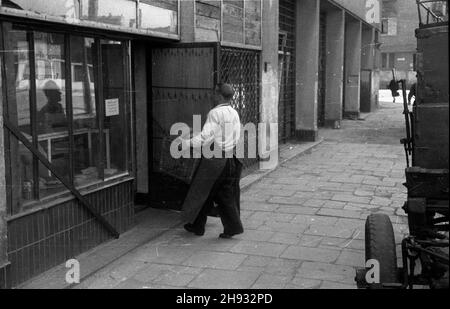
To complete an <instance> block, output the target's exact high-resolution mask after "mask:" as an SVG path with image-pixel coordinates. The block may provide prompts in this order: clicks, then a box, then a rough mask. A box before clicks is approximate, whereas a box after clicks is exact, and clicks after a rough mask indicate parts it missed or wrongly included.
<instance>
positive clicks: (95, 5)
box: [80, 0, 136, 28]
mask: <svg viewBox="0 0 450 309" xmlns="http://www.w3.org/2000/svg"><path fill="white" fill-rule="evenodd" d="M80 2H81V19H85V20H90V21H95V22H98V23H104V24H111V25H116V26H123V27H129V28H136V2H135V1H131V0H114V1H111V0H81V1H80Z"/></svg>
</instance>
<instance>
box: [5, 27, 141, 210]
mask: <svg viewBox="0 0 450 309" xmlns="http://www.w3.org/2000/svg"><path fill="white" fill-rule="evenodd" d="M5 24H7V25H8V26H7V27H5ZM12 28H15V29H20V30H22V31H25V32H26V35H27V42H28V44H29V51H28V57H29V67H30V72H29V74H30V76H29V81H30V89H29V91H30V126H31V133H32V137H33V138H32V144H33V147H35V148H37V145H38V135H37V133H38V130H37V124H36V117H37V106H36V104H37V94H36V91H37V90H36V67H35V65H36V60H37V59H36V57H35V48H34V33H35V32H44V33H50V34H59V35H63V36H64V61H65V64H64V68H65V71H66V72H65V82H64V86H65V110H66V117H67V122H68V144H69V157H68V160H69V162H68V163H69V182H70V184H72V185H75V183H74V180H75V177H74V176H75V175H74V174H75V173H74V150H75V146H74V113H73V98H72V95H73V89H72V74H73V72H72V61H71V60H72V59H71V38H72V37H73V36H79V37H83V38H86V37H89V38H92V39H94V41H95V43H94V44H95V48H96V50H95V53H96V55H95V57H96V58H97V59H96V61H97V68H95V67H94V70H96V72H95V73H94V74H93V75H94V83H95V85H96V86H95V106H96V110H97V115H96V121H97V123H98V129H99V145H100V156H101V157H100V158H101V159H100V162H99V165H98V166H97V170H98V180H96V181H92V182H88V183H86V184H80V185H78V186H76V188H77V189H78V190H82V191H83V192H84V191H87V192H88V191H91V190H98V189H99V187H102V186H110V185H111V182H120V181H121V179H123V178H126V179H129V178H130V177H132V178H133V177H134V162H133V155H132V153H133V140H132V135H131V134H132V128H131V126H132V124H133V122H132V110H131V100H132V97H131V94H130V93H129V92H130V89H131V68H130V67H127V66H129V65H131V59H129V57H131V52H130V46H131V44H130V38H127V37H124V36H122V35H109V34H106V33H97V32H96V31H95V32H89V31H80V32H77V31H69V30H68V29H58V28H56V29H55V28H54V27H51V26H47V25H44V24H40V25H39V26H36V25H35V24H27V23H17V22H11V21H1V22H0V32H1V33H0V34H1V37H3V38H4V40H5V41H6V40H7V39H8V37H9V36H10V34H9V33H8V31H7V29H12ZM102 39H106V40H116V41H120V42H121V46H122V51H123V53H122V55H123V56H122V62H123V66H124V69H123V71H124V72H123V73H124V78H123V91H124V101H123V102H124V103H123V105H124V106H123V107H121V112H122V111H124V113H123V115H122V117H121V118H120V121H121V122H122V125H123V127H124V128H125V134H124V135H125V137H124V141H123V144H124V147H126V151H125V156H124V160H125V163H124V169H125V170H124V171H123V172H119V173H117V174H115V175H112V176H109V177H105V175H104V168H105V153H104V147H103V146H102V145H104V144H105V136H104V134H103V132H104V131H103V130H104V121H103V118H104V116H105V111H104V100H103V74H102V70H103V63H102V52H101V44H100V42H101V40H102ZM0 47H1V48H3V47H4V44H3V42H2V43H1V45H0ZM7 61H10V60H7V59H5V57H3V56H2V62H1V68H0V69H1V70H2V72H5V69H6V67H7V63H6V62H7ZM9 65H10V64H9ZM3 76H4V78H3V80H2V89H3V93H2V94H1V95H2V99H3V103H2V104H3V106H4V107H5V111H4V114H5V116H7V117H8V119H9V118H10V117H14V114H11V113H10V112H9V110H10V108H9V106H10V105H11V104H15V105H16V106H17V102H16V101H15V100H14V99H11V100H10V99H9V96H8V95H7V94H6V93H7V92H10V91H11V90H10V89H9V88H10V87H11V85H12V82H11V81H10V80H9V81H8V76H7V75H6V74H4V75H3ZM14 82H15V81H14ZM10 101H13V102H10ZM17 116H18V115H17ZM13 138H14V137H12V135H11V133H10V132H9V131H8V130H5V139H4V144H5V148H7V149H10V148H11V140H12V139H13ZM11 156H13V154H10V153H9V151H5V165H6V170H7V172H6V175H5V176H6V184H7V186H6V191H7V204H8V211H7V215H8V216H17V215H21V214H23V213H28V212H29V211H33V209H35V208H37V207H38V206H39V205H42V204H47V203H49V202H50V203H51V201H54V200H57V199H60V198H62V197H64V196H66V195H68V194H70V191H69V190H68V189H67V188H63V189H62V190H61V191H60V192H58V193H54V194H51V195H48V196H45V197H41V196H40V195H42V194H41V192H39V191H40V189H39V160H38V159H37V158H36V156H34V155H33V165H32V170H33V194H34V196H33V199H32V200H30V201H27V202H25V203H24V202H22V201H20V200H19V201H14V199H17V198H16V197H15V196H14V194H13V192H12V190H13V188H12V186H13V185H14V180H13V179H12V174H13V168H15V167H14V166H13V165H14V160H13V159H12V158H11Z"/></svg>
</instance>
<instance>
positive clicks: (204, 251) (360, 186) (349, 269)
mask: <svg viewBox="0 0 450 309" xmlns="http://www.w3.org/2000/svg"><path fill="white" fill-rule="evenodd" d="M403 119H404V118H403V115H402V106H401V104H398V103H397V104H393V103H383V102H382V103H381V108H380V110H379V111H378V112H376V113H373V114H371V115H370V116H368V117H366V118H365V120H363V119H360V120H356V121H355V120H353V121H350V120H345V121H344V122H343V123H342V128H341V130H323V131H321V132H320V134H321V136H322V137H323V138H324V142H322V143H321V144H319V145H318V146H317V147H315V148H313V149H312V150H310V151H308V152H307V153H305V154H303V155H301V156H298V157H296V158H294V159H292V160H290V161H288V162H286V163H284V164H282V165H281V166H280V167H279V168H278V169H277V170H275V171H273V172H272V173H270V174H269V175H267V176H266V177H264V178H263V179H262V180H261V181H259V182H257V183H255V184H253V185H252V186H251V187H250V188H248V189H247V190H246V191H245V192H243V193H242V218H243V223H244V227H245V229H246V231H245V233H244V234H243V235H239V236H235V237H234V238H233V239H231V240H224V239H219V238H218V235H219V234H220V233H221V232H222V225H221V223H220V220H219V219H217V218H211V219H210V220H209V222H208V225H207V227H206V234H205V236H204V237H196V236H193V235H191V234H188V233H187V232H186V231H185V230H184V229H183V228H182V226H178V227H177V228H176V229H171V230H169V231H167V232H165V233H163V234H162V235H160V236H159V237H157V238H156V239H154V240H152V241H150V242H148V243H147V244H146V245H144V246H141V247H139V248H137V249H136V250H134V251H132V252H130V253H128V254H126V255H125V256H123V257H122V258H120V259H118V260H117V261H115V262H114V263H112V264H110V265H108V266H107V267H105V268H104V269H102V270H101V271H99V272H97V273H96V274H95V275H94V276H91V277H90V278H88V279H87V280H85V281H83V282H82V283H81V284H80V285H78V286H77V288H213V289H216V288H217V289H228V288H244V289H246V288H252V289H259V288H262V289H264V288H270V289H277V288H294V289H300V288H322V289H328V288H356V284H355V283H354V276H355V267H362V266H363V265H364V223H365V219H366V217H367V216H368V215H369V214H370V213H379V212H381V213H386V214H389V215H390V217H391V220H392V222H393V223H394V230H395V232H396V237H397V241H399V240H400V239H401V237H402V236H403V234H405V233H407V225H406V224H405V223H406V217H405V216H404V213H403V210H402V209H401V207H402V206H403V203H404V202H405V200H406V189H405V188H404V187H403V185H402V183H403V182H404V169H405V165H406V161H405V157H404V151H403V148H402V145H401V144H400V143H399V140H400V139H401V138H402V137H403V134H404V125H403Z"/></svg>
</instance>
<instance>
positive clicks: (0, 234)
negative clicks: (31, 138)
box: [0, 58, 10, 289]
mask: <svg viewBox="0 0 450 309" xmlns="http://www.w3.org/2000/svg"><path fill="white" fill-rule="evenodd" d="M2 61H3V59H2V58H0V68H1V67H2ZM1 74H2V72H1V70H0V289H2V288H7V287H9V282H8V281H9V269H10V267H9V262H8V255H7V249H8V237H7V228H8V226H7V222H6V214H7V201H6V178H5V144H4V129H3V100H2V98H3V89H2V84H3V83H2V75H1Z"/></svg>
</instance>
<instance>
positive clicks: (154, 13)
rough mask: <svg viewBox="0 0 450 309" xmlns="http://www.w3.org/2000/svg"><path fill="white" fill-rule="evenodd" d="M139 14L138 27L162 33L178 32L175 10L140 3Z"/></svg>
mask: <svg viewBox="0 0 450 309" xmlns="http://www.w3.org/2000/svg"><path fill="white" fill-rule="evenodd" d="M139 14H140V19H139V28H142V29H148V30H153V31H158V32H164V33H172V34H177V33H178V28H177V27H178V19H177V18H178V17H177V12H175V11H172V10H168V9H165V8H159V7H156V6H153V5H149V4H146V3H140V4H139Z"/></svg>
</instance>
